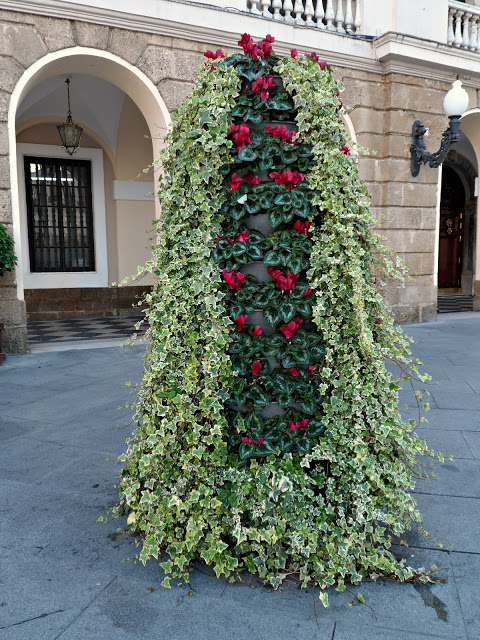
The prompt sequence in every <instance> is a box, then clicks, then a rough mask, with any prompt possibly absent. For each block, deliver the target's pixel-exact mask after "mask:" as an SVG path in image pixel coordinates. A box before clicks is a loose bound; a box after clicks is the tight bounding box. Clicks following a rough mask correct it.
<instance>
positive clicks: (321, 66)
mask: <svg viewBox="0 0 480 640" xmlns="http://www.w3.org/2000/svg"><path fill="white" fill-rule="evenodd" d="M305 55H306V56H307V58H312V60H315V61H316V62H318V64H319V66H320V69H323V68H324V67H326V66H327V63H326V62H325V61H324V60H320V58H319V57H318V54H317V53H315V51H312V53H306V54H305Z"/></svg>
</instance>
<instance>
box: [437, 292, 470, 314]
mask: <svg viewBox="0 0 480 640" xmlns="http://www.w3.org/2000/svg"><path fill="white" fill-rule="evenodd" d="M460 311H473V296H468V295H465V294H463V293H450V294H447V295H441V296H438V303H437V313H454V312H460Z"/></svg>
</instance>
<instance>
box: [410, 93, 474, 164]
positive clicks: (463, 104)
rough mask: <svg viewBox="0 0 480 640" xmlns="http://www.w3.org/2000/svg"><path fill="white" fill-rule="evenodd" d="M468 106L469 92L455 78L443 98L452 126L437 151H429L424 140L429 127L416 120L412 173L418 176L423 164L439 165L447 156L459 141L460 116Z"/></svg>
mask: <svg viewBox="0 0 480 640" xmlns="http://www.w3.org/2000/svg"><path fill="white" fill-rule="evenodd" d="M467 107H468V93H467V92H466V91H465V89H462V83H461V82H460V80H455V82H454V83H453V85H452V88H451V89H450V91H449V92H448V93H447V95H446V96H445V98H444V99H443V110H444V111H445V113H446V114H447V116H448V117H449V118H450V126H449V127H448V129H446V130H445V131H444V132H443V136H442V142H441V144H440V149H439V150H438V151H437V152H436V153H429V152H428V151H427V147H426V145H425V142H424V140H423V136H424V135H425V134H426V132H427V129H426V128H425V127H424V126H423V124H422V123H421V122H420V120H415V122H414V123H413V127H412V143H411V145H410V151H411V153H412V164H411V169H412V175H413V176H418V174H419V172H420V167H421V165H422V164H427V163H428V165H429V166H430V167H432V168H437V167H439V166H440V165H441V164H442V162H443V161H444V160H445V158H446V157H447V154H448V152H449V151H450V149H452V148H453V147H454V146H455V144H456V143H457V142H458V138H459V135H458V132H459V129H460V118H461V117H462V116H463V114H464V113H465V111H466V110H467Z"/></svg>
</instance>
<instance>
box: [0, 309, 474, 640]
mask: <svg viewBox="0 0 480 640" xmlns="http://www.w3.org/2000/svg"><path fill="white" fill-rule="evenodd" d="M405 330H406V332H407V333H408V334H409V335H412V336H413V337H414V338H415V340H416V344H415V346H414V347H413V350H414V355H415V356H416V357H418V358H420V359H421V360H422V361H423V362H424V363H425V365H426V367H425V368H426V370H427V371H428V372H430V373H431V374H432V376H433V378H434V380H435V381H436V384H434V385H430V386H429V389H430V393H431V398H430V403H431V406H432V410H431V411H430V412H429V414H428V416H427V417H428V420H429V422H428V425H422V427H421V428H420V430H419V433H420V434H421V435H422V437H425V438H426V439H427V441H428V443H429V444H430V445H431V446H432V447H433V448H435V449H438V450H441V451H443V452H444V453H445V455H453V456H454V458H455V459H454V461H450V460H447V461H446V463H445V464H444V465H443V466H442V465H438V466H437V467H436V472H437V475H438V479H436V480H429V481H422V482H420V483H418V485H417V492H416V493H417V499H418V503H419V508H420V510H421V512H422V513H423V515H424V522H423V527H424V528H425V529H426V530H427V531H428V532H429V536H428V537H423V536H421V535H419V534H418V533H412V534H410V535H409V542H410V546H409V547H408V548H405V547H398V548H396V552H398V554H403V556H404V557H406V558H407V562H408V564H411V565H414V566H419V567H420V566H424V567H429V566H431V565H432V564H436V565H437V566H438V568H439V571H440V575H441V576H444V577H445V578H446V580H445V582H443V583H436V584H433V585H414V584H397V583H394V582H377V583H365V584H363V585H361V586H360V587H357V586H351V587H348V589H347V591H346V592H345V593H343V594H340V593H336V592H334V591H332V593H331V594H330V607H329V609H324V608H323V607H322V605H321V604H320V602H319V601H318V594H317V592H316V591H315V590H314V589H312V590H309V591H301V590H299V589H298V588H297V585H296V584H295V583H294V582H291V583H289V584H286V585H285V587H284V589H283V590H282V591H277V592H275V591H273V590H272V589H270V588H266V587H263V586H262V585H261V584H260V583H259V582H258V581H257V580H255V579H248V578H245V580H244V582H243V583H241V584H234V585H230V584H227V583H226V582H225V581H223V580H217V579H216V578H215V577H214V576H212V575H211V572H210V571H209V569H208V567H205V566H204V565H201V564H198V565H197V566H196V568H195V569H194V571H193V575H192V579H191V583H190V585H184V584H180V585H178V586H174V587H173V588H172V589H171V590H165V589H163V588H162V587H160V582H161V581H162V577H163V576H162V571H161V569H160V568H159V567H158V565H157V563H156V562H155V561H150V562H149V563H148V564H147V566H146V567H143V566H142V565H141V564H136V563H135V562H134V561H133V559H134V557H135V554H136V553H137V548H136V545H135V542H136V540H135V538H133V537H131V536H130V535H128V534H127V533H125V529H126V523H125V519H119V520H114V521H109V522H107V523H106V524H99V523H97V522H96V521H97V518H98V517H99V516H102V515H105V510H106V507H108V506H110V505H112V504H113V503H115V500H116V492H115V488H114V485H115V483H116V474H117V472H118V469H119V467H118V465H117V464H116V462H115V461H116V458H117V456H118V455H119V454H120V453H122V452H123V450H124V448H125V445H124V438H125V437H126V436H128V435H129V433H130V432H131V430H132V428H133V427H132V425H131V424H130V417H131V411H130V410H129V409H128V408H125V404H126V403H128V402H130V401H132V399H133V396H132V393H131V390H132V389H133V388H134V383H136V382H139V381H140V379H141V375H142V365H143V363H142V355H143V353H144V351H145V345H139V346H135V347H133V348H128V349H126V348H123V349H122V348H119V347H118V346H117V345H114V344H112V342H106V343H105V342H104V343H100V342H98V343H95V344H94V343H87V342H82V343H81V344H80V343H79V344H77V345H73V346H77V347H81V348H76V349H71V348H68V349H66V350H56V351H53V350H48V349H47V350H45V351H42V350H41V349H40V350H38V348H37V350H35V351H33V352H32V353H30V354H28V355H24V356H9V357H8V358H7V360H6V362H5V363H3V364H2V365H1V366H0V483H1V488H0V496H1V498H0V546H1V553H0V638H1V639H2V640H57V639H61V640H134V639H135V640H136V639H139V640H140V639H141V640H164V639H165V640H189V639H190V638H194V639H195V640H204V639H208V640H247V639H248V640H287V639H288V640H417V639H418V640H421V639H425V640H426V639H428V638H430V639H443V638H445V639H446V640H447V639H448V640H456V639H458V640H460V639H471V640H478V639H480V535H479V532H480V509H479V505H480V502H479V499H480V314H473V313H463V314H456V315H453V314H452V315H450V314H445V315H443V316H440V317H439V321H438V322H436V323H427V324H422V325H415V326H409V327H406V328H405ZM99 346H103V347H104V348H98V347H99ZM93 347H95V348H93ZM56 348H57V349H60V348H61V347H56ZM126 381H131V383H132V386H131V387H126V386H125V384H124V383H125V382H126ZM404 402H407V403H409V404H410V405H411V404H412V401H411V398H409V397H408V396H407V395H405V396H404V397H402V404H403V403H404ZM119 407H121V408H120V409H119ZM119 527H120V532H118V531H117V529H118V528H119ZM436 542H441V543H443V545H444V546H443V549H440V548H439V547H438V546H437V544H436ZM192 591H193V594H192ZM358 593H361V594H362V596H363V598H364V599H365V604H361V603H360V602H359V601H358V600H357V599H356V598H355V596H356V595H357V594H358Z"/></svg>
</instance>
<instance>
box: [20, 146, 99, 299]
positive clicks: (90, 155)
mask: <svg viewBox="0 0 480 640" xmlns="http://www.w3.org/2000/svg"><path fill="white" fill-rule="evenodd" d="M26 156H33V157H38V158H42V157H43V158H56V159H60V160H61V159H63V158H65V156H66V152H65V150H64V149H63V148H62V147H61V146H57V145H42V144H30V143H17V171H18V187H19V196H20V213H21V220H20V229H21V238H22V255H23V256H24V259H23V261H22V262H23V264H22V270H23V280H24V287H25V289H60V288H84V287H107V286H108V284H109V283H108V260H107V234H106V214H105V181H104V170H103V151H102V149H92V148H79V149H78V150H77V151H76V153H75V155H74V157H73V158H72V159H73V160H77V159H78V160H89V161H90V162H91V171H92V173H91V181H92V182H91V185H92V208H93V242H94V259H95V271H78V272H73V271H49V272H38V271H36V272H34V271H31V269H30V248H29V247H30V243H29V231H28V229H29V226H28V215H27V193H26V188H25V184H26V183H25V157H26Z"/></svg>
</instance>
